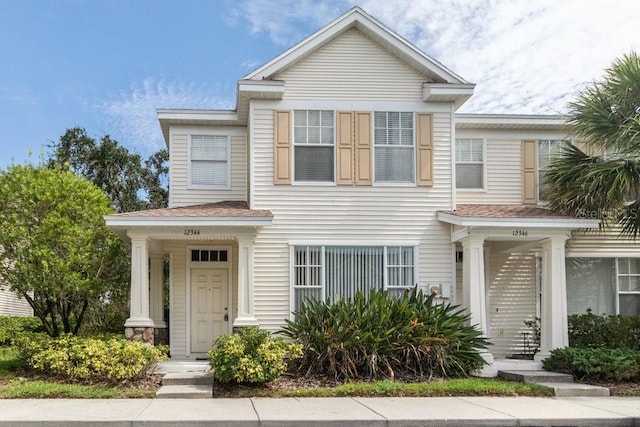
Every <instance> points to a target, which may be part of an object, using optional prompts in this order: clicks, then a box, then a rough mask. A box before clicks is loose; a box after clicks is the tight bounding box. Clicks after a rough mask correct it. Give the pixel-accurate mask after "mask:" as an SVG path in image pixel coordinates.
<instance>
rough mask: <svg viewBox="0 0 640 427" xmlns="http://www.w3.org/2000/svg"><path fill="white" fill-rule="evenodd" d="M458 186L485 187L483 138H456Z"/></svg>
mask: <svg viewBox="0 0 640 427" xmlns="http://www.w3.org/2000/svg"><path fill="white" fill-rule="evenodd" d="M456 188H484V140H483V139H475V138H461V139H456Z"/></svg>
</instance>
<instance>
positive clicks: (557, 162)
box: [545, 52, 640, 239]
mask: <svg viewBox="0 0 640 427" xmlns="http://www.w3.org/2000/svg"><path fill="white" fill-rule="evenodd" d="M568 124H569V126H570V132H571V134H572V135H573V137H574V138H575V141H579V142H576V143H575V145H571V144H569V143H567V144H565V146H564V147H563V149H562V152H561V154H560V155H559V156H558V157H556V158H555V159H554V160H552V161H551V163H550V165H549V168H548V169H547V171H546V173H545V181H546V184H547V186H548V192H547V193H546V199H547V200H548V201H549V207H550V208H551V209H553V210H556V211H559V212H562V213H565V214H571V215H574V216H577V217H585V216H587V217H589V218H601V219H603V225H602V226H603V227H604V228H607V227H619V229H620V234H621V236H624V237H630V238H633V239H635V238H636V237H637V236H638V233H639V232H640V57H639V56H638V54H637V53H635V52H631V53H630V54H628V55H624V56H623V57H621V58H618V59H616V60H615V61H614V62H613V64H612V65H611V66H610V67H609V68H608V69H607V70H606V72H605V75H604V77H603V79H602V80H600V81H595V82H593V83H591V84H588V85H587V86H586V87H585V88H584V89H583V90H581V91H580V93H579V94H578V96H577V99H576V100H575V101H573V102H571V103H569V115H568Z"/></svg>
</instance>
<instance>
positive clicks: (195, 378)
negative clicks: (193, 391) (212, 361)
mask: <svg viewBox="0 0 640 427" xmlns="http://www.w3.org/2000/svg"><path fill="white" fill-rule="evenodd" d="M162 385H163V386H169V385H213V373H211V372H170V373H168V374H166V375H165V376H163V377H162Z"/></svg>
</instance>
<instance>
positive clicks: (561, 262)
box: [535, 235, 569, 360]
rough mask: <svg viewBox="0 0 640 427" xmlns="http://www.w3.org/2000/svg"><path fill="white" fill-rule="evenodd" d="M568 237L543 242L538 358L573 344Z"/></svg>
mask: <svg viewBox="0 0 640 427" xmlns="http://www.w3.org/2000/svg"><path fill="white" fill-rule="evenodd" d="M567 238H568V236H566V235H564V236H553V237H550V238H549V239H547V240H546V242H544V243H543V244H542V289H541V291H542V301H541V304H540V351H539V352H538V353H537V354H536V356H535V358H536V360H542V359H544V358H546V357H548V356H549V354H550V352H551V350H553V349H556V348H561V347H566V346H568V345H569V331H568V328H569V326H568V323H567V275H566V272H565V258H564V247H565V242H566V241H567Z"/></svg>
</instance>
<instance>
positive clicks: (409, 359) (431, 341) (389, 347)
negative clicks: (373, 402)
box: [283, 289, 488, 380]
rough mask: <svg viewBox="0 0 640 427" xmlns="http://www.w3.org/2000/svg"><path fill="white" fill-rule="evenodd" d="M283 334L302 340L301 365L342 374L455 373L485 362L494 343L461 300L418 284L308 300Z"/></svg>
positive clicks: (366, 376)
mask: <svg viewBox="0 0 640 427" xmlns="http://www.w3.org/2000/svg"><path fill="white" fill-rule="evenodd" d="M294 316H295V320H294V321H287V325H286V326H285V328H284V330H283V334H284V335H285V336H287V337H289V338H291V339H292V340H294V341H295V342H297V343H299V344H302V346H303V352H304V353H303V357H302V358H301V359H299V360H298V362H297V368H298V369H300V370H302V371H304V372H305V373H306V374H310V375H322V376H330V377H334V378H336V379H340V380H347V379H367V380H369V379H375V378H391V379H393V378H396V377H401V376H402V377H404V376H411V377H414V378H422V379H425V378H426V379H430V378H432V377H455V376H464V375H467V374H468V373H469V372H470V371H472V370H475V369H478V368H480V367H482V366H483V365H484V363H485V362H484V359H483V358H482V356H481V355H480V351H481V350H482V349H485V348H487V345H488V342H487V341H486V339H485V338H483V337H482V333H481V332H480V331H479V330H478V329H476V328H475V327H474V326H469V325H468V320H469V316H468V315H467V314H465V313H464V312H463V309H462V308H460V307H459V306H454V305H451V304H437V303H436V302H435V301H434V297H433V296H431V295H429V296H426V295H424V294H423V293H422V292H420V291H419V290H415V289H414V290H413V292H411V293H407V294H405V295H403V296H402V297H400V298H391V297H390V296H389V295H388V293H387V292H386V291H371V292H370V293H369V294H368V295H366V296H365V295H364V294H362V293H360V292H359V293H357V294H356V296H355V297H354V298H353V299H352V300H338V301H336V302H335V303H329V301H327V302H319V301H316V300H312V299H308V300H306V301H305V302H304V303H303V305H302V307H301V308H300V310H299V311H296V312H295V313H294Z"/></svg>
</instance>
